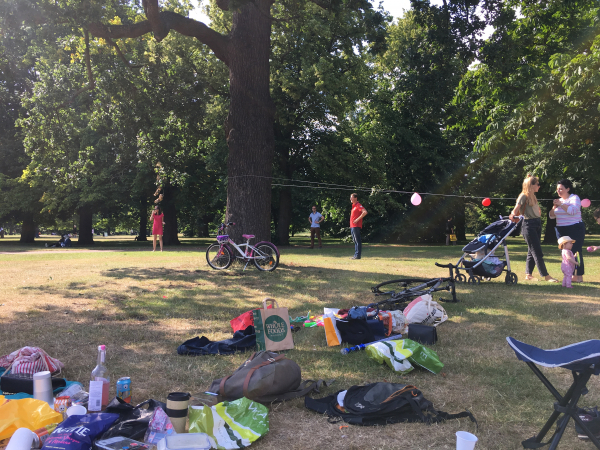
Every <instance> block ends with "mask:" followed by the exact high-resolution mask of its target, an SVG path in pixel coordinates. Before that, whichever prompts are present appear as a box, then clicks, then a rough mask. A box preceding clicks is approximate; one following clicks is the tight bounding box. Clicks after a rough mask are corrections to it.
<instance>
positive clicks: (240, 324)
mask: <svg viewBox="0 0 600 450" xmlns="http://www.w3.org/2000/svg"><path fill="white" fill-rule="evenodd" d="M272 307H273V305H269V306H267V309H271V308H272ZM255 309H260V308H255ZM252 311H254V309H253V310H250V311H246V312H245V313H244V314H241V315H239V316H237V317H236V318H235V319H233V320H230V321H229V323H230V324H231V328H233V332H234V333H235V332H236V331H239V330H245V329H246V328H248V327H249V326H251V325H252V326H254V315H253V313H252Z"/></svg>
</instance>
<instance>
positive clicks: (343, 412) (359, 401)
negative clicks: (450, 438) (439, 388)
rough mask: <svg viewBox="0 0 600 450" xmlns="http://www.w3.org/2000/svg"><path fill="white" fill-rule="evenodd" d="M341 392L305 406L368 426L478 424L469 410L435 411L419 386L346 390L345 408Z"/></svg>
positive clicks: (379, 385) (387, 385)
mask: <svg viewBox="0 0 600 450" xmlns="http://www.w3.org/2000/svg"><path fill="white" fill-rule="evenodd" d="M340 392H343V391H339V392H337V393H336V394H334V395H330V396H328V397H324V398H321V399H314V398H310V397H306V398H305V400H304V406H306V407H307V408H308V409H311V410H313V411H316V412H318V413H320V414H327V415H328V416H329V422H331V423H336V422H340V421H342V420H343V421H344V422H347V423H349V424H351V425H364V426H372V425H385V424H389V423H398V422H424V423H427V424H432V423H438V422H443V421H445V420H448V419H459V418H461V417H469V418H470V419H471V421H472V422H475V423H476V424H477V421H476V420H475V418H474V417H473V414H471V412H469V411H464V412H461V413H458V414H448V413H445V412H443V411H438V410H436V409H434V407H433V403H431V402H430V401H429V400H427V399H426V398H425V397H423V393H422V392H421V391H420V390H418V389H417V388H416V387H415V386H407V385H405V384H396V383H373V384H368V385H366V386H352V387H351V388H350V389H348V390H347V391H346V395H345V397H344V400H343V407H342V406H340V405H339V404H338V394H339V393H340Z"/></svg>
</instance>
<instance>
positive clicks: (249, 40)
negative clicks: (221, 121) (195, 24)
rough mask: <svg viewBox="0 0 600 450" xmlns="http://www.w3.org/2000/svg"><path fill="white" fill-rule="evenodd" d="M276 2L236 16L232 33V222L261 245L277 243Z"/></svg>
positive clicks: (237, 232)
mask: <svg viewBox="0 0 600 450" xmlns="http://www.w3.org/2000/svg"><path fill="white" fill-rule="evenodd" d="M271 5H272V1H271V0H256V1H254V2H251V3H247V4H245V5H244V6H243V7H242V8H241V9H240V10H239V11H237V12H234V13H233V25H232V29H231V33H230V53H229V92H230V95H231V97H230V98H231V104H230V109H229V115H228V117H227V122H226V127H225V129H226V131H227V143H228V145H229V159H228V162H227V165H228V177H229V179H228V186H227V219H226V220H227V221H228V222H235V223H236V226H235V227H233V228H231V229H230V230H229V234H230V235H232V238H233V239H234V240H236V241H239V240H241V235H242V233H247V234H254V235H255V236H256V241H255V242H258V241H261V240H270V239H271V179H270V177H271V173H272V164H273V157H274V150H275V138H274V131H273V122H274V113H275V106H274V104H273V101H272V100H271V95H270V91H269V81H270V71H269V55H270V45H271V36H270V35H271V19H270V7H271Z"/></svg>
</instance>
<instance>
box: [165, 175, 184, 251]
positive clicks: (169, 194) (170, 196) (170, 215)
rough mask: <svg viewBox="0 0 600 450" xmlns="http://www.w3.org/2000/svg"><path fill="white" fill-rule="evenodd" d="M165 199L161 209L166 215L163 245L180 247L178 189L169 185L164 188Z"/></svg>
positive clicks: (166, 184)
mask: <svg viewBox="0 0 600 450" xmlns="http://www.w3.org/2000/svg"><path fill="white" fill-rule="evenodd" d="M163 189H164V197H163V201H162V202H161V208H162V211H163V213H164V215H165V217H164V219H163V220H164V222H165V225H164V227H163V244H164V245H179V244H180V242H179V237H178V236H177V231H178V229H177V207H176V206H175V196H176V195H177V189H176V188H175V187H173V186H171V185H170V184H169V183H165V185H164V186H163Z"/></svg>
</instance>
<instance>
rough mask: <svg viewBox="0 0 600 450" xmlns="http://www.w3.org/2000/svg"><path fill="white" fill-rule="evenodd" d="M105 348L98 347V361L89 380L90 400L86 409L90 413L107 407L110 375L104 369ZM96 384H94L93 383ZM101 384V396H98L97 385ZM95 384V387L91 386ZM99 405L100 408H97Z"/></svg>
mask: <svg viewBox="0 0 600 450" xmlns="http://www.w3.org/2000/svg"><path fill="white" fill-rule="evenodd" d="M105 364H106V346H105V345H99V346H98V361H97V363H96V367H95V368H94V370H92V376H91V379H90V381H91V382H90V391H89V393H90V398H89V402H88V405H89V406H88V409H89V410H90V411H100V410H101V409H104V408H106V406H107V405H108V395H109V390H110V375H109V373H108V369H107V368H106V365H105ZM94 382H96V383H94ZM99 382H101V383H102V394H101V396H99V395H98V394H99V391H100V389H99V388H100V386H99V385H98V384H97V383H99ZM93 384H95V385H96V386H93ZM98 404H100V407H98V406H99V405H98Z"/></svg>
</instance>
